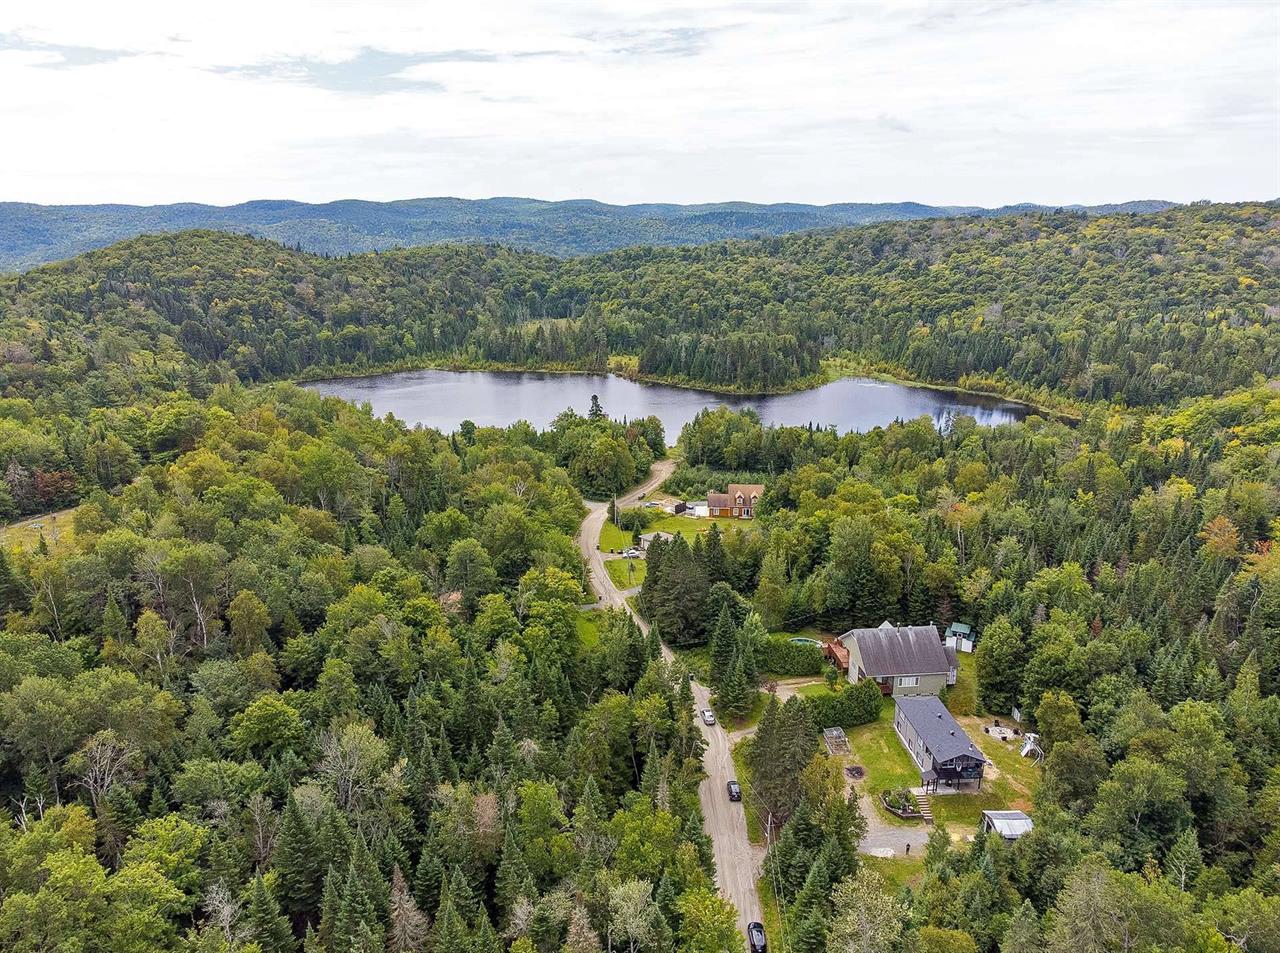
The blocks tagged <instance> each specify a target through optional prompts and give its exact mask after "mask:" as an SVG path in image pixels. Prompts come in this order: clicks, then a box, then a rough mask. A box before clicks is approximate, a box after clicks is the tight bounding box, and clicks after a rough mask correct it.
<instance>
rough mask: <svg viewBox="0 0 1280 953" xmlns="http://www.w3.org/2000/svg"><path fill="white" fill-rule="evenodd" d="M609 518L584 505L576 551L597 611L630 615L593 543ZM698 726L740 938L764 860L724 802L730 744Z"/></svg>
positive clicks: (755, 914) (721, 882)
mask: <svg viewBox="0 0 1280 953" xmlns="http://www.w3.org/2000/svg"><path fill="white" fill-rule="evenodd" d="M673 469H675V461H673V460H659V461H658V462H657V463H655V464H654V465H653V470H652V471H651V472H650V476H649V479H647V480H646V481H645V482H644V483H642V484H641V485H640V486H639V487H637V488H636V489H634V490H632V491H631V492H630V493H628V494H626V495H625V496H621V497H619V498H618V506H619V507H629V506H635V505H636V504H638V503H639V502H640V498H641V497H642V496H644V495H645V494H647V493H650V492H652V491H653V490H655V489H657V488H658V487H659V486H661V485H662V483H663V481H665V480H666V479H667V477H669V476H670V475H671V471H672V470H673ZM608 516H609V504H608V503H595V502H587V517H586V519H584V520H583V521H582V528H581V530H579V532H578V548H579V549H580V550H581V552H582V556H583V558H584V559H585V560H586V562H587V565H588V566H589V567H590V569H591V583H592V587H593V588H594V589H595V591H596V593H597V594H598V595H599V597H600V600H599V602H600V605H601V606H604V607H610V608H616V609H625V610H627V611H628V612H631V607H630V606H628V605H627V600H626V598H625V597H624V594H623V592H622V591H621V590H619V589H618V587H617V586H615V585H614V584H613V581H612V580H611V579H610V578H609V573H608V572H606V571H605V568H604V556H603V554H602V553H601V552H600V550H599V548H598V546H597V543H598V542H599V539H600V529H601V527H603V526H604V521H605V520H606V519H608ZM631 614H632V615H633V616H635V619H636V622H637V624H639V626H640V628H641V629H643V630H644V631H645V632H648V631H649V625H648V623H647V622H645V621H644V619H642V618H640V617H639V616H637V615H636V614H635V613H634V612H632V613H631ZM663 654H664V655H665V656H666V657H667V658H668V659H670V658H672V655H671V651H670V650H669V649H668V648H667V647H666V646H665V645H664V646H663ZM710 695H711V693H710V690H709V689H708V688H707V687H706V686H705V685H703V684H701V683H699V682H694V683H693V698H694V704H695V705H696V706H697V708H699V709H702V708H709V707H710V700H709V699H710ZM699 724H700V725H701V726H702V733H703V735H705V736H706V739H707V751H706V755H705V757H704V758H703V766H704V767H705V769H706V773H707V777H706V779H705V780H704V781H703V782H702V784H701V786H700V787H699V788H698V795H699V799H700V800H701V802H702V816H703V819H704V823H705V824H706V831H707V835H708V836H709V837H710V838H711V843H712V846H713V848H714V853H715V859H716V884H717V886H718V887H719V888H720V893H721V894H722V895H723V896H724V897H725V898H726V899H727V900H728V901H729V902H730V903H732V904H733V905H734V907H735V908H736V909H737V911H738V929H739V930H741V931H742V933H743V935H744V936H745V935H746V931H747V924H748V923H750V922H751V921H752V920H760V919H762V917H761V915H760V895H759V893H757V892H756V879H757V878H758V877H759V876H760V866H761V863H762V861H763V859H764V849H763V848H760V847H753V846H752V845H751V841H750V839H749V838H748V837H747V819H746V815H745V814H744V813H743V810H742V804H741V803H737V804H735V803H733V802H732V801H730V800H729V792H728V790H727V785H728V782H729V781H730V780H731V779H734V778H736V777H737V772H736V771H735V770H734V767H733V755H732V741H733V739H731V738H730V737H729V735H728V733H727V732H726V731H725V730H724V728H722V727H721V726H720V725H715V726H713V727H708V726H706V725H702V723H701V721H699Z"/></svg>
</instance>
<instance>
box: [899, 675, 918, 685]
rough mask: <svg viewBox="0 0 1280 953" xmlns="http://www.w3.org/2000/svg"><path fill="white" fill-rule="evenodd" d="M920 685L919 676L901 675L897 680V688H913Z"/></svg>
mask: <svg viewBox="0 0 1280 953" xmlns="http://www.w3.org/2000/svg"><path fill="white" fill-rule="evenodd" d="M919 684H920V676H919V675H903V676H902V677H901V678H899V679H898V687H899V688H915V687H916V686H917V685H919Z"/></svg>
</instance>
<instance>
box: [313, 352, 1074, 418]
mask: <svg viewBox="0 0 1280 953" xmlns="http://www.w3.org/2000/svg"><path fill="white" fill-rule="evenodd" d="M618 357H622V358H626V357H629V355H615V356H614V357H611V358H610V366H609V367H607V368H605V369H600V370H596V369H586V368H581V367H569V366H564V365H557V364H546V365H537V366H529V365H522V364H511V363H507V362H502V361H469V360H465V359H464V360H440V361H430V360H429V361H412V362H407V363H406V362H395V363H392V364H383V365H376V366H372V367H362V368H355V367H351V366H349V365H348V366H345V367H339V368H325V369H324V373H315V374H302V375H299V376H297V377H293V378H289V379H288V380H289V382H290V383H293V384H297V385H299V386H301V385H304V384H321V383H328V382H338V381H347V380H357V379H360V378H371V377H384V376H387V375H390V374H412V373H415V372H417V371H452V372H455V373H466V372H474V373H490V374H578V375H582V376H587V377H617V378H620V379H622V380H626V381H631V382H632V383H634V384H653V385H659V386H663V387H674V388H678V389H680V390H688V391H694V392H700V393H704V394H715V395H717V396H722V397H747V398H750V397H779V396H784V395H787V394H799V393H803V392H804V391H808V390H816V389H817V388H819V387H823V386H825V385H827V384H832V383H835V382H836V381H839V380H842V379H846V378H863V379H865V380H877V381H882V382H884V383H889V384H897V385H899V386H901V387H912V388H918V389H920V390H932V391H938V392H942V393H951V394H963V395H966V396H970V397H979V398H982V399H984V400H992V401H1001V402H1004V403H1007V404H1014V405H1017V406H1018V407H1021V408H1025V409H1026V411H1027V414H1028V416H1030V415H1031V414H1036V415H1039V416H1047V417H1058V418H1062V419H1066V420H1078V419H1079V416H1078V415H1077V414H1073V413H1070V412H1067V411H1065V410H1054V409H1052V408H1049V407H1046V406H1044V405H1041V404H1037V403H1034V402H1033V401H1030V400H1024V399H1021V398H1017V397H1010V396H1008V395H1007V394H1002V393H999V392H997V391H984V390H975V389H973V388H968V387H962V386H961V385H959V384H938V383H934V382H932V381H923V380H917V379H913V378H909V377H903V376H900V375H897V374H893V373H890V372H888V371H882V370H877V369H874V368H872V367H865V368H859V367H841V366H840V364H841V363H842V362H840V361H839V360H838V359H836V360H835V361H832V359H827V360H824V361H823V372H822V373H821V374H815V375H811V376H809V377H804V378H800V379H798V380H796V381H792V382H790V383H788V384H787V385H786V386H784V387H779V388H773V389H767V390H756V389H751V390H747V389H743V388H738V387H727V386H718V385H715V384H708V383H704V382H700V381H692V380H689V379H688V378H678V377H660V376H655V375H648V374H638V373H634V372H629V369H628V368H627V367H626V365H625V364H624V363H623V362H622V361H618ZM615 362H616V363H615ZM832 364H834V365H835V366H830V365H832ZM317 371H319V369H317Z"/></svg>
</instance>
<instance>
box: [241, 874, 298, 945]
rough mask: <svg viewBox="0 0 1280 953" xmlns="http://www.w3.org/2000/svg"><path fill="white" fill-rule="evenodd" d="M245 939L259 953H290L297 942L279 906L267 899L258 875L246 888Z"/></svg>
mask: <svg viewBox="0 0 1280 953" xmlns="http://www.w3.org/2000/svg"><path fill="white" fill-rule="evenodd" d="M244 931H245V936H246V938H247V939H249V940H250V941H251V942H254V943H257V944H258V946H259V948H260V949H261V950H262V953H294V951H295V950H297V948H298V941H297V940H296V939H294V936H293V931H292V930H291V929H289V921H288V920H287V919H286V918H285V917H284V915H283V914H282V913H281V912H280V904H278V903H277V902H276V898H275V897H273V896H271V893H270V891H268V890H267V885H266V884H265V883H264V882H263V880H262V875H261V874H259V875H258V876H257V877H255V878H254V880H253V886H252V887H250V888H249V905H248V907H247V908H246V910H245V915H244Z"/></svg>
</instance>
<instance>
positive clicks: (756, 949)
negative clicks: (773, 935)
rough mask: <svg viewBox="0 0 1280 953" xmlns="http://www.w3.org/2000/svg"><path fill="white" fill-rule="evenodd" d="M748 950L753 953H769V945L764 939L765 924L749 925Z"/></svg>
mask: <svg viewBox="0 0 1280 953" xmlns="http://www.w3.org/2000/svg"><path fill="white" fill-rule="evenodd" d="M747 949H749V950H750V951H751V953H768V951H769V944H768V943H766V942H765V939H764V924H763V923H748V924H747Z"/></svg>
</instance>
